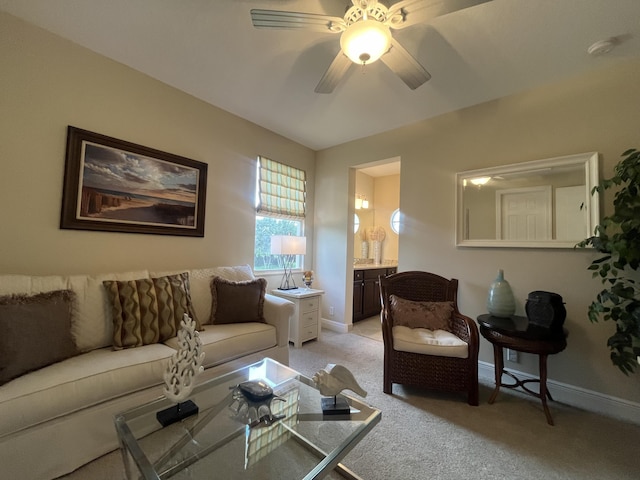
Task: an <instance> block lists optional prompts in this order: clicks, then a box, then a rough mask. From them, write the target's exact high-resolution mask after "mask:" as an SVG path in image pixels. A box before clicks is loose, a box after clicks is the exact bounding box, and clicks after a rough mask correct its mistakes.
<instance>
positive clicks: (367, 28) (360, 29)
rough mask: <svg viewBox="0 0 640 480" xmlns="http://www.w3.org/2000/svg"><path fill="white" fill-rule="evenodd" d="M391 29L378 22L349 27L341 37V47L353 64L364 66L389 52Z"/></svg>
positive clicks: (366, 21)
mask: <svg viewBox="0 0 640 480" xmlns="http://www.w3.org/2000/svg"><path fill="white" fill-rule="evenodd" d="M390 44H391V32H390V31H389V27H387V26H386V25H383V24H382V23H380V22H378V21H376V20H363V21H360V22H356V23H354V24H351V25H349V28H347V29H346V30H345V31H344V32H343V33H342V36H341V37H340V47H342V51H343V52H344V53H345V55H347V57H349V59H350V60H351V61H352V62H353V63H358V64H360V65H364V64H367V63H372V62H375V61H376V60H378V59H379V58H380V57H381V56H382V55H383V54H385V53H386V52H387V50H389V45H390Z"/></svg>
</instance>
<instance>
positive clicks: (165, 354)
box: [0, 344, 174, 434]
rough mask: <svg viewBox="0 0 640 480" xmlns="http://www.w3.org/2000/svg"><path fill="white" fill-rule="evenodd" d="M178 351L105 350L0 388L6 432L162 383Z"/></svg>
mask: <svg viewBox="0 0 640 480" xmlns="http://www.w3.org/2000/svg"><path fill="white" fill-rule="evenodd" d="M173 353H174V350H173V349H172V348H170V347H168V346H166V345H164V344H154V345H146V346H144V347H140V348H132V349H127V350H118V351H114V350H112V349H111V348H110V347H109V348H102V349H98V350H93V351H91V352H89V353H85V354H82V355H79V356H76V357H73V358H69V359H67V360H64V361H62V362H59V363H55V364H53V365H49V366H48V367H45V368H43V369H40V370H37V371H35V372H31V373H29V374H27V375H23V376H22V377H19V378H16V379H14V380H12V381H11V382H9V383H6V384H5V385H2V386H0V411H2V412H5V413H4V414H3V415H0V432H2V433H3V434H7V433H12V432H15V431H17V430H21V429H23V428H27V427H30V426H32V425H36V424H38V423H40V422H45V421H47V420H51V419H54V418H56V417H59V416H62V415H66V414H69V413H72V412H75V411H78V410H83V409H86V408H87V407H90V406H92V405H96V404H99V403H102V402H105V401H107V400H110V399H113V398H117V397H120V396H123V395H128V394H130V393H132V392H135V391H138V390H142V389H145V388H148V387H151V386H154V385H159V384H160V383H162V381H163V380H162V374H163V373H164V369H165V367H166V364H167V359H168V358H169V357H171V355H172V354H173ZM160 394H161V391H160V390H158V395H160ZM9 412H10V413H9Z"/></svg>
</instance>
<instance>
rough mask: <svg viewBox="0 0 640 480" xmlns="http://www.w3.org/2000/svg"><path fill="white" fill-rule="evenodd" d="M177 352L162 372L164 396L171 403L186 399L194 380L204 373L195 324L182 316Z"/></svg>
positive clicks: (202, 355)
mask: <svg viewBox="0 0 640 480" xmlns="http://www.w3.org/2000/svg"><path fill="white" fill-rule="evenodd" d="M178 345H179V348H178V350H177V351H176V352H175V353H174V354H173V355H172V356H171V358H170V359H169V363H168V364H167V368H166V369H165V372H164V383H165V386H164V391H163V392H164V395H165V396H166V397H167V398H168V399H169V400H171V401H172V402H176V403H180V402H182V401H183V400H184V399H186V398H187V397H188V396H189V394H190V393H191V390H193V387H194V385H195V378H196V377H197V376H198V375H199V374H200V373H202V372H203V371H204V367H203V366H202V363H203V362H204V352H203V351H202V341H201V340H200V335H199V334H198V332H197V331H196V322H194V321H193V319H192V318H191V317H189V315H187V314H186V313H185V314H184V316H183V318H182V321H181V322H180V330H179V331H178Z"/></svg>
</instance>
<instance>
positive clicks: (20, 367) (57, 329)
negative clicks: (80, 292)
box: [0, 290, 79, 385]
mask: <svg viewBox="0 0 640 480" xmlns="http://www.w3.org/2000/svg"><path fill="white" fill-rule="evenodd" d="M74 298H75V296H74V293H73V292H72V291H71V290H56V291H53V292H46V293H39V294H37V295H33V296H27V295H8V296H4V297H0V332H2V333H1V334H0V385H3V384H5V383H7V382H8V381H9V380H11V379H13V378H16V377H19V376H21V375H24V374H25V373H28V372H31V371H33V370H38V369H39V368H43V367H46V366H47V365H51V364H52V363H56V362H60V361H62V360H65V359H67V358H70V357H73V356H74V355H77V354H78V353H79V352H78V350H77V348H76V346H75V344H74V342H73V339H72V338H71V311H72V304H73V301H74Z"/></svg>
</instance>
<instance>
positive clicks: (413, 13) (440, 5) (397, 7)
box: [387, 0, 491, 28]
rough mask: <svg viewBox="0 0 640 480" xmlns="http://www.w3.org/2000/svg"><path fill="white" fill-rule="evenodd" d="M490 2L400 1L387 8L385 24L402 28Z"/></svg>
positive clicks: (467, 0)
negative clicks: (387, 19) (387, 13)
mask: <svg viewBox="0 0 640 480" xmlns="http://www.w3.org/2000/svg"><path fill="white" fill-rule="evenodd" d="M490 1H491V0H428V1H425V0H402V1H400V2H398V3H395V4H393V5H391V6H390V7H389V15H387V18H389V19H390V20H389V21H388V22H387V23H388V25H389V26H390V27H391V28H404V27H407V26H409V25H415V24H416V23H422V22H427V21H429V20H431V19H432V18H436V17H441V16H442V15H446V14H447V13H453V12H457V11H458V10H464V9H465V8H470V7H475V6H476V5H480V4H481V3H486V2H490Z"/></svg>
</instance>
